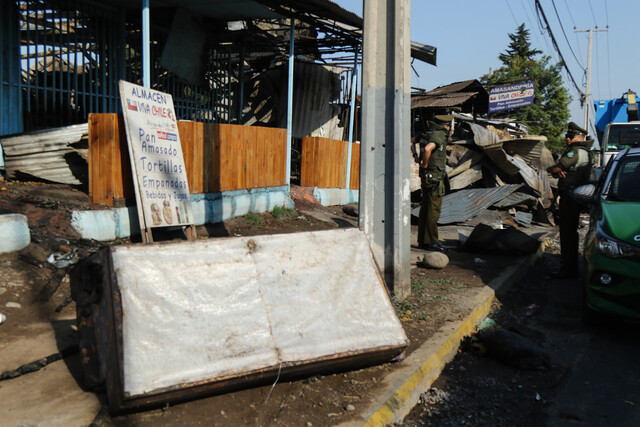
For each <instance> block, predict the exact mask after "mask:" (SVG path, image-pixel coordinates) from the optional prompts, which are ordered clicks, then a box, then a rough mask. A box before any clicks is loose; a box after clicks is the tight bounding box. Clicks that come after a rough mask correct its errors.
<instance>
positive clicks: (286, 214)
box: [271, 206, 295, 219]
mask: <svg viewBox="0 0 640 427" xmlns="http://www.w3.org/2000/svg"><path fill="white" fill-rule="evenodd" d="M294 215H295V211H294V210H293V209H291V208H285V207H284V206H276V207H275V208H273V210H272V211H271V216H273V217H274V218H275V219H285V218H291V217H292V216H294Z"/></svg>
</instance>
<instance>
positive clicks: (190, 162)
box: [178, 121, 205, 194]
mask: <svg viewBox="0 0 640 427" xmlns="http://www.w3.org/2000/svg"><path fill="white" fill-rule="evenodd" d="M178 132H179V133H180V145H181V146H182V156H183V157H184V166H185V169H186V170H187V182H188V183H189V192H190V193H192V194H199V193H204V191H205V184H204V183H205V181H204V179H205V173H204V169H205V168H204V161H205V160H204V158H205V156H204V123H200V122H186V121H178Z"/></svg>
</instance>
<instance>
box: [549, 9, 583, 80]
mask: <svg viewBox="0 0 640 427" xmlns="http://www.w3.org/2000/svg"><path fill="white" fill-rule="evenodd" d="M551 4H552V5H553V10H554V11H555V12H556V18H558V22H559V23H560V28H561V29H562V34H563V35H564V39H565V40H566V41H567V45H568V46H569V50H570V51H571V53H572V54H573V58H574V59H575V60H576V62H577V63H578V66H579V67H580V68H582V70H583V71H584V70H585V68H584V67H583V66H582V64H580V61H578V58H577V57H576V54H575V52H574V51H573V48H572V47H571V43H569V39H568V38H567V33H566V32H565V31H564V26H563V25H562V19H560V15H559V14H558V9H557V8H556V2H555V0H551Z"/></svg>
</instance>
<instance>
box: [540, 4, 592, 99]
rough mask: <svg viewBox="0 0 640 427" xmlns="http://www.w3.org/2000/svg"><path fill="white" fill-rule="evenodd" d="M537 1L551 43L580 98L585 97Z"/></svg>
mask: <svg viewBox="0 0 640 427" xmlns="http://www.w3.org/2000/svg"><path fill="white" fill-rule="evenodd" d="M535 1H536V6H537V8H538V9H539V10H540V14H541V15H542V19H544V23H545V25H546V26H547V31H548V32H549V37H551V42H552V43H553V47H554V48H555V49H556V51H557V52H558V55H560V59H562V65H563V66H564V68H565V69H566V70H567V74H568V75H569V77H570V78H571V81H572V82H573V85H574V86H575V88H576V90H577V91H578V93H579V94H580V96H584V93H582V91H581V90H580V88H579V87H578V84H577V83H576V81H575V79H574V78H573V75H572V74H571V71H570V70H569V67H568V66H567V61H565V60H564V58H563V56H562V52H560V48H559V47H558V43H557V42H556V38H555V37H554V35H553V32H552V31H551V26H550V25H549V21H547V17H546V15H545V14H544V10H542V5H541V4H540V0H535Z"/></svg>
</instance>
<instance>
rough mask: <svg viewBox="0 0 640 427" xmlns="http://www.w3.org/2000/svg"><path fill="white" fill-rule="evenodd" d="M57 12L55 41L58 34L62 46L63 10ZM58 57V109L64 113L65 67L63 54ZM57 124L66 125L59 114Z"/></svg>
mask: <svg viewBox="0 0 640 427" xmlns="http://www.w3.org/2000/svg"><path fill="white" fill-rule="evenodd" d="M56 11H57V17H56V18H55V19H56V21H54V27H55V28H56V31H54V40H55V34H56V33H57V35H58V43H60V45H62V43H63V41H62V19H63V18H62V17H63V10H62V8H58V9H56ZM65 13H68V10H67V11H65ZM56 56H57V57H58V61H59V64H60V65H59V67H58V75H57V78H58V102H59V104H58V109H59V111H62V110H63V108H62V106H63V105H64V92H65V90H64V74H63V72H62V70H63V66H62V54H61V53H60V54H56ZM69 71H70V70H69V66H68V64H67V74H68V73H69ZM56 116H57V117H56V124H57V125H58V126H62V125H63V123H64V119H63V118H62V115H61V114H60V113H58V114H57V115H56Z"/></svg>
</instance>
